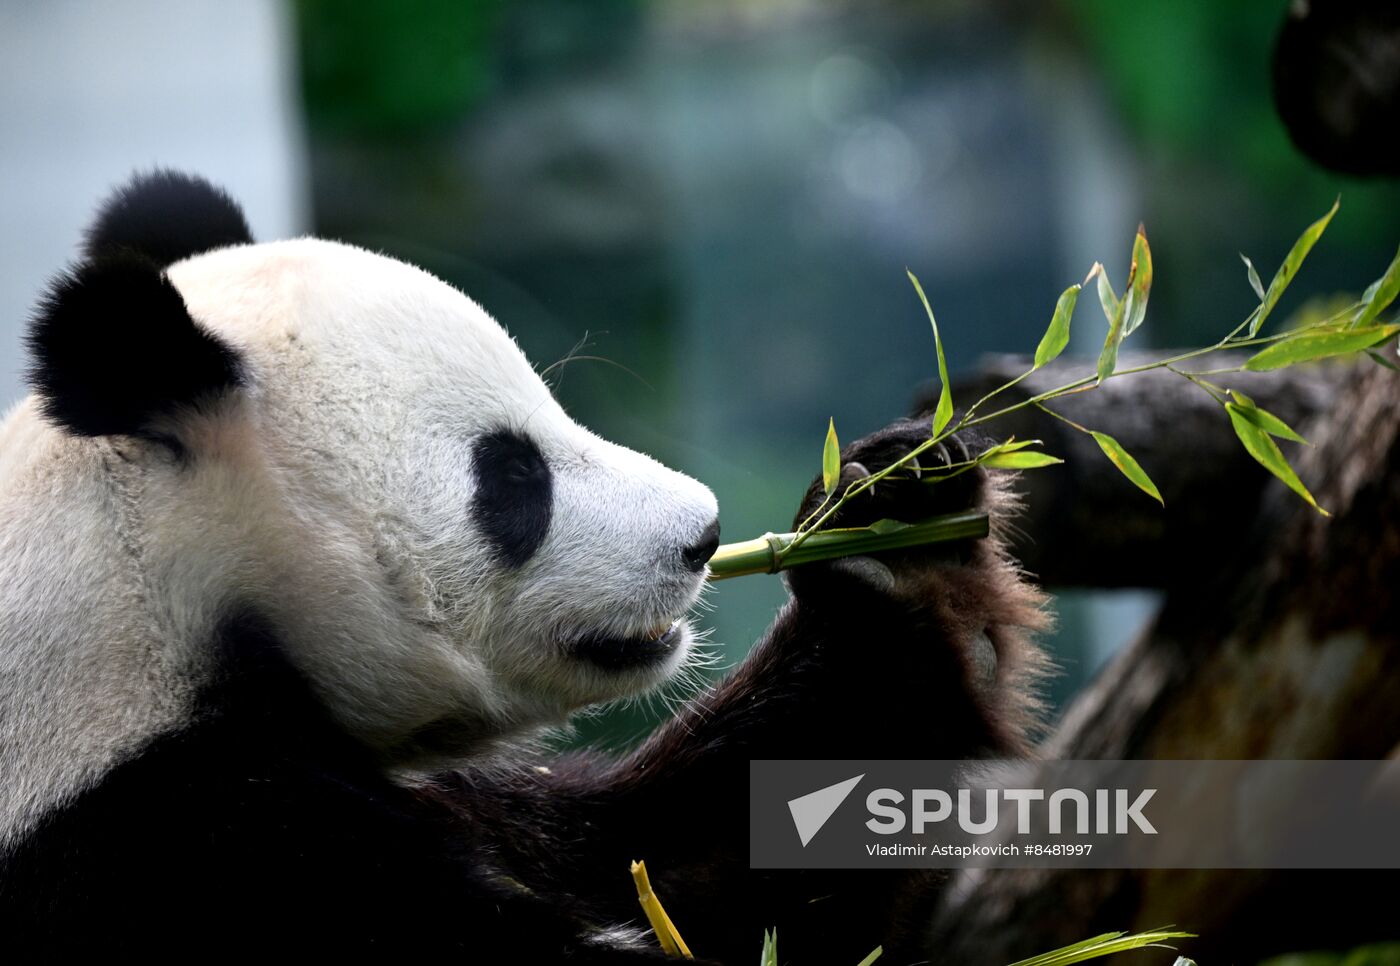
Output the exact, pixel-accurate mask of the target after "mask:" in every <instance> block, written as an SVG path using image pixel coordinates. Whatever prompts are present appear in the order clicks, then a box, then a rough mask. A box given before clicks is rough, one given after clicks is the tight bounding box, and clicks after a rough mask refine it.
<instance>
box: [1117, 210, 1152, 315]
mask: <svg viewBox="0 0 1400 966" xmlns="http://www.w3.org/2000/svg"><path fill="white" fill-rule="evenodd" d="M1151 290H1152V249H1151V248H1149V247H1148V245H1147V233H1146V231H1144V229H1143V227H1142V225H1138V230H1137V236H1136V237H1135V238H1134V239H1133V262H1132V266H1131V267H1130V268H1129V269H1128V288H1127V290H1126V291H1125V292H1124V293H1123V301H1124V302H1125V303H1126V305H1125V306H1124V309H1123V338H1125V339H1126V338H1127V337H1128V336H1130V335H1132V334H1133V333H1134V332H1135V331H1137V327H1138V326H1140V325H1142V320H1143V318H1144V317H1145V316H1146V315H1147V296H1148V293H1149V292H1150V291H1151Z"/></svg>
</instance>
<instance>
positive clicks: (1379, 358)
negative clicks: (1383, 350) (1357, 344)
mask: <svg viewBox="0 0 1400 966" xmlns="http://www.w3.org/2000/svg"><path fill="white" fill-rule="evenodd" d="M1366 354H1367V355H1368V356H1370V357H1371V359H1372V360H1373V361H1374V362H1375V363H1376V364H1377V365H1380V366H1385V367H1386V368H1387V369H1389V370H1390V371H1392V372H1400V366H1397V365H1396V364H1395V363H1393V362H1391V361H1390V360H1389V359H1387V358H1386V357H1385V356H1383V355H1381V354H1380V353H1379V352H1377V351H1376V350H1375V349H1367V350H1366Z"/></svg>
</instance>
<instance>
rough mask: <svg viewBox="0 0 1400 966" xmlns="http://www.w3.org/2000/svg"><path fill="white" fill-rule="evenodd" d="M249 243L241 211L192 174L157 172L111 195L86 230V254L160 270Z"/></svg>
mask: <svg viewBox="0 0 1400 966" xmlns="http://www.w3.org/2000/svg"><path fill="white" fill-rule="evenodd" d="M252 240H253V235H252V233H251V232H250V231H249V230H248V222H247V220H246V219H245V218H244V217H243V210H242V209H241V208H239V207H238V204H237V203H236V202H235V201H234V200H233V199H232V198H230V197H229V196H228V194H227V193H225V192H224V191H223V189H221V188H217V187H215V186H214V185H212V184H210V183H209V182H208V181H205V180H204V179H203V178H199V177H196V176H195V175H191V174H183V173H181V172H179V171H170V170H166V169H157V170H155V171H151V172H149V173H148V174H138V175H136V176H134V177H133V178H132V179H131V180H130V181H129V182H127V183H126V184H125V185H123V186H122V187H120V188H118V189H117V190H116V191H115V192H113V193H112V196H111V197H110V198H108V199H107V201H106V202H105V203H104V204H103V205H102V207H101V209H99V211H98V214H97V220H96V221H95V222H93V225H92V227H91V228H89V229H88V231H87V244H86V246H85V247H84V254H86V255H87V257H88V258H91V259H96V258H102V257H104V256H107V255H115V254H120V253H123V252H125V253H131V254H138V255H143V256H145V257H146V258H148V259H150V260H151V261H153V262H155V263H156V264H157V265H159V266H160V267H162V268H164V267H165V266H167V265H170V264H172V263H174V262H178V261H180V260H181V259H182V258H189V257H190V256H191V255H198V254H200V253H201V252H207V251H210V250H211V249H215V248H224V247H226V246H228V245H243V244H247V243H250V242H252Z"/></svg>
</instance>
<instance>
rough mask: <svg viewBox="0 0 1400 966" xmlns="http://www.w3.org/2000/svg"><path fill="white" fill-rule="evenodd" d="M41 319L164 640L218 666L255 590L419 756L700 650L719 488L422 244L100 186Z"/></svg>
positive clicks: (636, 686)
mask: <svg viewBox="0 0 1400 966" xmlns="http://www.w3.org/2000/svg"><path fill="white" fill-rule="evenodd" d="M29 344H30V349H31V353H32V357H33V364H32V369H31V381H32V384H33V386H34V389H35V397H34V399H33V400H32V401H31V402H30V403H29V406H30V407H32V408H36V409H37V412H38V413H39V414H41V415H42V417H43V418H44V419H45V420H47V422H48V423H49V424H50V425H51V426H52V427H53V432H55V433H57V434H59V435H60V436H61V438H62V439H61V446H62V447H66V449H67V451H69V452H70V453H72V454H76V455H75V456H73V457H72V458H74V459H77V460H78V461H79V462H82V460H83V459H88V462H89V463H90V464H92V465H96V464H97V463H99V462H100V464H101V466H102V467H103V470H102V471H103V472H104V473H109V474H111V476H112V479H113V481H114V492H117V493H120V494H121V498H120V499H116V500H114V506H116V507H117V509H116V510H115V511H114V513H115V515H116V520H115V523H114V525H113V531H114V532H115V533H116V534H117V535H118V536H119V538H120V539H121V540H123V541H124V542H125V543H127V544H129V545H130V547H129V548H128V549H129V554H128V559H130V560H133V561H134V563H133V566H134V567H136V568H138V569H139V570H140V571H141V574H140V585H141V587H142V588H143V589H142V593H143V594H146V595H147V596H148V597H149V598H150V599H151V605H150V607H151V609H152V610H158V611H159V614H158V615H156V616H155V617H153V618H152V626H155V627H158V628H159V631H158V632H157V635H158V636H159V637H161V638H162V646H163V647H165V648H167V651H168V653H167V654H166V655H165V657H164V660H165V661H166V663H170V662H172V661H173V662H176V663H178V664H180V666H182V667H185V668H188V669H190V671H191V673H193V674H195V675H196V676H198V675H201V674H204V675H214V674H216V673H217V671H216V669H215V667H214V665H216V664H217V663H218V661H217V659H216V658H215V657H214V656H213V655H211V654H210V653H209V651H210V648H209V645H208V641H209V640H210V639H211V638H212V637H215V636H217V633H218V628H219V626H220V624H221V622H224V621H227V620H229V619H230V618H231V617H232V616H233V615H236V614H239V613H243V612H248V611H252V612H255V613H256V614H258V615H259V616H260V617H261V618H262V619H263V620H265V621H266V622H267V623H269V624H270V625H271V626H272V627H273V628H274V629H275V632H276V637H277V639H278V641H279V645H280V646H279V649H280V650H283V651H285V657H286V659H287V660H288V661H289V662H291V664H292V665H293V666H294V667H295V668H296V669H297V670H298V671H300V672H301V673H302V674H303V675H304V676H305V678H306V679H307V680H308V681H309V682H310V683H311V685H312V686H313V688H314V689H315V691H316V692H317V693H318V695H319V696H320V698H321V699H322V701H323V702H324V703H325V704H326V705H327V706H328V707H329V709H330V710H331V712H332V713H333V714H334V715H335V716H336V717H337V718H338V720H340V721H341V722H342V723H343V725H344V726H345V727H346V728H347V729H349V730H350V731H352V732H353V733H354V734H355V735H357V736H358V737H360V738H361V739H363V740H364V741H366V742H367V743H369V744H370V745H371V746H372V747H374V748H375V749H377V750H378V752H379V753H380V754H381V755H382V756H383V757H384V758H385V759H386V760H389V761H392V762H398V763H404V764H411V763H416V762H423V761H427V760H432V759H437V758H440V757H443V756H455V755H461V754H466V753H469V752H471V751H472V749H475V748H479V747H480V746H481V745H482V743H483V742H488V741H490V740H491V739H495V738H500V737H508V736H511V735H514V734H518V733H520V732H521V731H522V730H524V729H527V728H530V727H531V726H536V725H540V724H549V723H555V722H558V721H559V720H561V719H562V718H563V717H564V716H566V715H567V714H568V713H569V712H570V711H572V710H574V709H577V708H579V707H581V706H584V705H588V704H592V703H596V702H600V701H605V700H609V699H614V698H618V697H622V696H627V695H631V694H635V693H638V692H640V691H643V690H645V689H648V688H651V687H652V686H654V685H656V684H658V683H659V682H661V681H663V680H664V679H666V678H668V677H670V676H671V675H672V674H673V673H674V672H675V671H676V670H677V669H678V668H679V667H680V666H681V665H682V664H683V663H684V662H685V659H686V655H687V652H688V650H689V649H690V643H691V641H690V630H689V628H688V626H687V624H686V622H685V619H684V615H685V612H686V611H687V610H688V609H689V608H690V607H691V606H692V605H693V604H694V602H695V601H696V598H697V596H698V595H699V592H700V589H701V585H702V582H703V580H704V577H705V563H706V561H707V560H708V559H709V556H710V555H711V553H713V551H714V548H715V547H716V545H717V543H718V523H717V516H716V514H717V510H716V504H715V500H714V497H713V495H712V494H711V493H710V492H709V490H707V489H706V488H705V487H704V486H702V485H701V484H700V483H698V482H696V481H695V480H693V479H691V478H689V477H686V476H683V475H681V474H679V473H676V472H673V471H671V470H669V469H667V468H665V467H663V466H661V465H660V464H658V463H656V462H655V461H653V460H651V459H649V458H648V457H646V456H643V455H641V454H639V453H636V452H633V451H631V450H628V449H625V448H623V447H621V446H617V445H615V444H613V443H610V442H608V441H606V440H604V439H601V438H599V437H598V436H596V435H594V434H593V433H591V432H589V431H588V430H587V429H584V428H583V427H582V426H580V425H578V424H577V423H575V422H574V421H573V420H571V419H570V418H569V417H568V416H567V415H566V414H565V412H564V410H563V409H562V408H561V407H560V406H559V404H558V403H557V402H556V401H555V400H554V399H553V398H552V397H551V395H550V392H549V390H548V388H547V387H546V385H545V384H544V382H543V381H542V380H541V379H540V377H539V376H538V375H537V373H536V372H535V370H534V369H533V368H532V367H531V365H530V364H529V362H527V361H526V359H525V357H524V355H522V353H521V352H520V350H519V348H518V347H517V346H516V345H515V343H514V342H513V341H512V340H511V338H510V337H509V336H508V335H507V334H506V333H505V331H503V330H502V328H501V327H500V326H499V325H498V324H497V323H496V322H494V321H493V320H492V319H491V318H490V317H489V316H488V315H487V314H486V313H485V312H484V311H483V310H482V309H481V308H480V307H479V306H477V305H476V304H475V303H473V302H472V301H471V300H470V299H468V298H467V297H466V296H464V295H463V294H462V293H460V292H458V291H457V290H455V289H453V288H452V287H451V286H449V285H447V284H445V283H444V282H442V281H439V280H438V279H436V278H434V277H432V276H431V275H429V274H427V273H426V272H423V271H421V270H420V269H417V268H414V267H412V266H409V265H406V264H403V263H400V262H397V261H394V260H393V259H390V258H386V257H384V256H381V255H377V254H373V253H371V252H368V251H364V250H362V249H359V248H355V247H351V246H348V245H343V244H337V243H333V242H329V241H323V240H318V239H311V238H305V239H298V240H294V241H284V242H274V243H266V244H254V243H253V242H252V239H251V237H250V235H249V233H248V229H247V227H246V224H245V222H244V219H243V216H242V214H241V212H240V211H239V210H238V208H237V206H236V205H235V204H234V203H233V202H231V201H230V200H229V199H228V197H227V196H226V195H224V194H223V193H222V192H221V191H219V190H218V189H216V188H214V187H212V186H211V185H209V184H207V183H206V182H203V181H201V180H199V179H195V178H191V177H187V176H182V175H177V174H174V173H170V172H158V173H155V174H152V175H147V176H143V177H139V178H137V179H136V180H135V181H134V182H132V183H131V184H130V185H128V186H127V187H126V188H124V189H122V190H121V191H119V192H118V193H117V195H116V196H115V197H114V198H113V200H111V201H110V202H109V203H108V204H107V205H106V206H105V207H104V208H103V210H102V212H101V214H100V216H99V218H98V220H97V223H96V225H95V226H94V227H93V228H92V229H91V230H90V232H89V234H88V239H87V245H86V248H85V252H84V256H83V258H82V259H81V260H80V261H79V262H78V263H77V264H76V265H75V266H74V267H73V268H71V269H70V270H69V271H68V272H67V273H65V274H64V275H62V276H60V277H59V278H58V279H56V280H55V281H54V283H53V284H52V286H51V288H50V291H49V294H48V296H47V298H46V299H45V300H44V301H43V303H42V304H41V306H40V309H39V311H38V313H37V314H36V316H35V318H34V320H33V322H32V324H31V328H30V332H29ZM94 630H98V629H94ZM233 658H234V659H236V658H237V655H233Z"/></svg>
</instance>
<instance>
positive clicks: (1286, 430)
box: [1225, 389, 1309, 446]
mask: <svg viewBox="0 0 1400 966" xmlns="http://www.w3.org/2000/svg"><path fill="white" fill-rule="evenodd" d="M1230 395H1232V396H1234V397H1235V401H1234V402H1233V403H1226V404H1225V405H1226V406H1238V408H1239V410H1240V414H1241V415H1242V416H1244V418H1245V419H1247V420H1249V421H1250V422H1251V423H1253V424H1254V425H1256V426H1258V427H1259V428H1260V429H1262V430H1263V431H1264V432H1266V433H1268V434H1269V435H1271V436H1277V437H1279V438H1280V439H1289V440H1292V441H1293V442H1295V443H1302V444H1303V445H1304V446H1307V445H1309V443H1308V441H1307V440H1305V439H1304V438H1303V437H1301V436H1299V435H1298V434H1297V433H1295V432H1294V431H1293V428H1292V427H1291V426H1289V425H1288V424H1287V423H1285V422H1284V421H1283V420H1281V419H1279V418H1278V417H1277V416H1275V415H1274V414H1273V413H1271V412H1269V411H1268V410H1267V409H1260V408H1259V407H1258V406H1256V405H1255V404H1254V400H1253V399H1250V398H1249V397H1248V396H1246V395H1245V394H1244V393H1242V392H1240V391H1239V390H1238V389H1231V390H1230Z"/></svg>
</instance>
